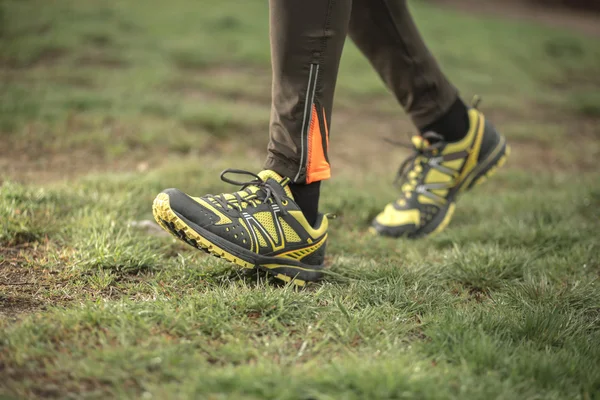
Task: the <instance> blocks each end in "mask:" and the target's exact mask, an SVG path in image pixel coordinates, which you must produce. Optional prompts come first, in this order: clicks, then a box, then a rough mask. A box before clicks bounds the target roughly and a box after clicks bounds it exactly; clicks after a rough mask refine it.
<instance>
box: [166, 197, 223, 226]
mask: <svg viewBox="0 0 600 400" xmlns="http://www.w3.org/2000/svg"><path fill="white" fill-rule="evenodd" d="M162 193H164V194H166V195H167V196H169V205H170V207H171V209H172V210H173V211H175V212H176V213H177V214H179V215H180V216H182V217H184V218H186V219H188V220H190V221H192V222H194V223H195V224H197V225H199V226H201V227H207V226H210V225H212V224H213V223H214V222H216V221H218V220H219V218H218V217H217V216H216V215H215V214H214V213H213V212H212V211H211V210H209V209H207V208H206V207H203V206H202V205H201V204H200V203H198V202H197V201H196V200H194V199H193V198H192V197H190V196H188V195H187V194H185V193H184V192H182V191H181V190H179V189H175V188H170V189H165V190H163V191H162Z"/></svg>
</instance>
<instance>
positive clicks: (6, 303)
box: [0, 244, 69, 320]
mask: <svg viewBox="0 0 600 400" xmlns="http://www.w3.org/2000/svg"><path fill="white" fill-rule="evenodd" d="M42 251H43V250H42V249H39V250H38V249H37V248H35V247H33V246H32V245H31V244H22V245H18V246H11V247H3V246H0V318H7V319H9V320H14V319H17V318H18V317H19V316H21V315H22V314H28V313H32V312H36V311H39V310H43V309H44V308H45V307H46V305H47V304H52V305H58V304H62V303H65V302H67V301H68V300H69V299H68V298H67V297H65V296H66V295H63V296H60V295H51V296H44V295H43V294H44V290H45V289H46V288H48V287H53V288H59V287H60V286H62V285H63V283H61V282H60V280H59V279H58V277H57V274H58V273H57V272H55V271H51V270H48V269H44V268H39V267H35V266H30V265H28V263H27V261H26V258H29V259H35V258H36V257H38V256H39V254H41V252H42Z"/></svg>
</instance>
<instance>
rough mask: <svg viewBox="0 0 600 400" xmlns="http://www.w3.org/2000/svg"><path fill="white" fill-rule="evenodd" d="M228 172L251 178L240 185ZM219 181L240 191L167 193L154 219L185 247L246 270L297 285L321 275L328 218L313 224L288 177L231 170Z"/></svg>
mask: <svg viewBox="0 0 600 400" xmlns="http://www.w3.org/2000/svg"><path fill="white" fill-rule="evenodd" d="M227 174H235V175H250V176H251V177H252V178H253V179H252V180H250V181H248V182H238V181H235V180H232V179H230V178H228V177H227ZM221 179H222V180H223V181H225V182H227V183H231V184H234V185H239V186H241V187H242V188H241V190H240V191H238V192H235V193H226V194H220V195H211V194H208V195H206V196H203V197H190V196H188V195H187V194H185V193H183V192H181V191H179V190H177V189H167V190H165V191H163V192H162V193H160V194H159V195H158V196H157V197H156V199H155V200H154V204H153V207H152V211H153V213H154V218H155V219H156V221H157V222H158V223H159V224H160V226H162V227H163V228H164V229H165V230H167V231H168V232H170V233H172V234H173V235H174V236H175V237H177V238H179V239H181V240H183V241H184V242H186V243H187V244H189V245H191V246H193V247H196V248H197V249H200V250H204V251H206V252H208V253H210V254H212V255H215V256H217V257H222V258H224V259H226V260H228V261H230V262H232V263H234V264H237V265H239V266H241V267H243V268H255V267H258V268H260V269H262V270H265V271H267V272H269V273H271V274H273V275H274V276H275V277H277V278H279V279H281V280H283V281H285V282H293V283H294V284H296V285H298V286H304V285H305V283H306V282H307V281H316V280H318V279H320V278H321V277H322V275H323V272H322V270H323V262H324V258H325V246H326V242H327V228H328V221H327V217H326V216H325V215H322V214H321V215H319V216H318V218H317V221H316V222H315V224H314V226H310V224H309V223H308V221H307V220H306V218H305V217H304V214H303V213H302V211H301V210H300V208H299V207H298V206H297V205H296V203H295V202H294V197H293V196H292V192H291V191H290V188H289V187H288V184H289V182H290V180H289V179H288V178H282V177H281V176H279V175H278V174H277V173H276V172H274V171H270V170H266V171H262V172H260V173H259V174H258V175H256V174H254V173H252V172H248V171H242V170H235V169H228V170H225V171H223V173H222V174H221Z"/></svg>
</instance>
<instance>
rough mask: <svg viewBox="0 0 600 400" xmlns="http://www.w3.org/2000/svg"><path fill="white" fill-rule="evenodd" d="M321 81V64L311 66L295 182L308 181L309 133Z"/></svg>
mask: <svg viewBox="0 0 600 400" xmlns="http://www.w3.org/2000/svg"><path fill="white" fill-rule="evenodd" d="M318 79H319V64H317V63H312V64H310V72H309V74H308V84H307V88H306V98H305V100H304V114H303V116H302V129H301V131H300V164H299V167H298V173H297V174H296V176H295V177H294V182H304V181H305V180H306V172H307V164H308V151H309V141H308V139H309V132H310V126H311V123H312V117H313V105H314V102H315V93H316V91H317V81H318Z"/></svg>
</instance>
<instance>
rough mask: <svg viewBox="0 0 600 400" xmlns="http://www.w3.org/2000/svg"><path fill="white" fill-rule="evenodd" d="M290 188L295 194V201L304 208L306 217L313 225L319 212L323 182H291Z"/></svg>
mask: <svg viewBox="0 0 600 400" xmlns="http://www.w3.org/2000/svg"><path fill="white" fill-rule="evenodd" d="M289 187H290V190H291V191H292V195H293V196H294V201H295V202H296V204H298V207H300V210H302V213H303V214H304V217H305V218H306V220H307V221H308V223H309V224H310V225H311V226H314V224H315V222H316V221H317V215H318V214H319V196H320V194H321V182H314V183H311V184H308V185H305V184H298V183H290V185H289Z"/></svg>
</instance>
